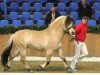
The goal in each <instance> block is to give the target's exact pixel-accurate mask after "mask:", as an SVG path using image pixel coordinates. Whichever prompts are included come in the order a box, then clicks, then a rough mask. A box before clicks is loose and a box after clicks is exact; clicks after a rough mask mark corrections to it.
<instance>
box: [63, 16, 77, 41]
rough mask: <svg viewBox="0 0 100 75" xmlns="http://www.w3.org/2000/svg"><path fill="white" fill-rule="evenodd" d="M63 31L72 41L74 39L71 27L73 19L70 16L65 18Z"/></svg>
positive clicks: (73, 31) (72, 27)
mask: <svg viewBox="0 0 100 75" xmlns="http://www.w3.org/2000/svg"><path fill="white" fill-rule="evenodd" d="M64 29H65V31H66V32H67V33H68V34H69V35H70V37H71V41H72V40H73V39H74V38H75V30H74V26H73V19H72V18H71V17H70V16H67V17H66V20H65V25H64Z"/></svg>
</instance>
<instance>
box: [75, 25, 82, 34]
mask: <svg viewBox="0 0 100 75" xmlns="http://www.w3.org/2000/svg"><path fill="white" fill-rule="evenodd" d="M80 30H81V25H80V24H78V25H77V26H76V27H75V32H76V33H79V32H80Z"/></svg>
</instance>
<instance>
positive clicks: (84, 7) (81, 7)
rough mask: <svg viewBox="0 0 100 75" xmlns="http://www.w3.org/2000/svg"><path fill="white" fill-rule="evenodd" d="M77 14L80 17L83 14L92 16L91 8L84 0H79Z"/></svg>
mask: <svg viewBox="0 0 100 75" xmlns="http://www.w3.org/2000/svg"><path fill="white" fill-rule="evenodd" d="M78 15H79V18H81V19H82V17H83V16H87V17H89V18H91V17H92V8H91V6H90V5H89V4H87V3H86V0H81V2H80V3H79V4H78Z"/></svg>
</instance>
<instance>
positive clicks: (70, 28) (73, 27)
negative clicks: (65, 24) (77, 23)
mask: <svg viewBox="0 0 100 75" xmlns="http://www.w3.org/2000/svg"><path fill="white" fill-rule="evenodd" d="M71 28H74V26H70V27H69V28H67V30H66V31H67V32H69V30H70V29H71Z"/></svg>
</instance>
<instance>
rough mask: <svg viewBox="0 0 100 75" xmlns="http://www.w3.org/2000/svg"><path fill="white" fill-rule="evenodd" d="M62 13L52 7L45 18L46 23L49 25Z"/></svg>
mask: <svg viewBox="0 0 100 75" xmlns="http://www.w3.org/2000/svg"><path fill="white" fill-rule="evenodd" d="M60 15H61V14H60V13H59V12H57V11H56V9H55V7H52V8H51V10H50V12H49V13H48V14H47V16H46V18H45V24H46V25H49V24H50V23H52V22H53V21H54V20H55V19H56V18H57V17H59V16H60Z"/></svg>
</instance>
